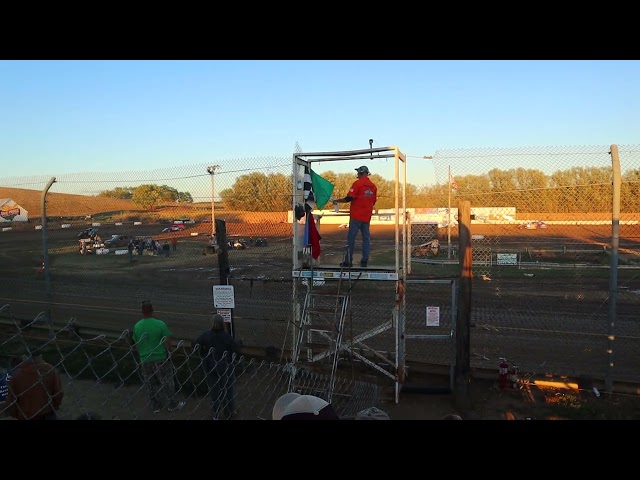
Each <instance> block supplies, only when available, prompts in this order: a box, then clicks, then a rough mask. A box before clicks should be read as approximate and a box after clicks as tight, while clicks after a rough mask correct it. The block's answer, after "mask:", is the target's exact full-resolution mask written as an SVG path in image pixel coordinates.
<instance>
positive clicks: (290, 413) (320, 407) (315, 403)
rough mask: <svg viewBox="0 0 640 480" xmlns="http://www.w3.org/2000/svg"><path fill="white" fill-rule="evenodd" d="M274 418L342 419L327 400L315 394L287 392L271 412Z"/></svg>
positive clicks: (277, 401)
mask: <svg viewBox="0 0 640 480" xmlns="http://www.w3.org/2000/svg"><path fill="white" fill-rule="evenodd" d="M271 418H273V420H340V417H339V416H338V414H337V413H336V411H335V410H334V409H333V407H332V406H331V404H330V403H329V402H327V401H326V400H323V399H322V398H320V397H316V396H315V395H300V394H299V393H295V392H290V393H285V394H284V395H282V396H281V397H280V398H278V399H277V400H276V403H275V404H274V405H273V411H272V412H271Z"/></svg>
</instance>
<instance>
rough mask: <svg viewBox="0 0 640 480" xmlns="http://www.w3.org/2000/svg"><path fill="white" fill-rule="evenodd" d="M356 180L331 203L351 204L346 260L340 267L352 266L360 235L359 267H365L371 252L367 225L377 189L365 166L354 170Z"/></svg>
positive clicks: (376, 195) (376, 197)
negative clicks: (356, 176)
mask: <svg viewBox="0 0 640 480" xmlns="http://www.w3.org/2000/svg"><path fill="white" fill-rule="evenodd" d="M356 172H357V175H358V179H357V180H356V181H355V182H353V185H351V188H350V189H349V193H348V194H347V196H346V197H344V198H338V199H335V200H334V201H333V203H334V204H337V203H351V205H350V207H349V233H348V235H347V245H348V252H347V255H348V258H345V259H344V261H343V262H342V263H341V264H340V266H341V267H351V266H353V252H354V250H355V244H356V236H357V235H358V232H361V233H362V258H361V259H360V266H361V267H366V266H367V262H368V261H369V253H370V252H371V234H370V233H369V223H370V222H371V214H372V213H373V207H374V206H375V204H376V200H377V199H378V187H376V186H375V184H374V183H373V182H372V181H371V179H370V178H369V175H370V172H369V168H368V167H367V166H366V165H363V166H361V167H358V168H356Z"/></svg>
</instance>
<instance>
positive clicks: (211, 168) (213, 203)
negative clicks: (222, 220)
mask: <svg viewBox="0 0 640 480" xmlns="http://www.w3.org/2000/svg"><path fill="white" fill-rule="evenodd" d="M220 168H222V167H221V166H220V165H209V166H208V167H207V172H209V175H210V176H211V239H212V240H213V238H214V236H215V234H216V201H215V195H216V180H215V178H216V170H218V169H220Z"/></svg>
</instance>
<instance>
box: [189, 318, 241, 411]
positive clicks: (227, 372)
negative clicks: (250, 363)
mask: <svg viewBox="0 0 640 480" xmlns="http://www.w3.org/2000/svg"><path fill="white" fill-rule="evenodd" d="M193 344H194V347H195V348H197V349H199V350H200V356H201V357H202V365H203V367H204V370H205V372H206V375H207V386H208V388H209V399H210V402H211V417H212V418H213V419H214V420H219V419H225V420H229V419H231V418H232V417H233V416H234V415H235V408H234V407H235V402H234V389H233V385H234V383H235V366H236V363H237V360H238V358H239V356H240V346H239V345H238V343H237V342H236V340H235V339H234V338H233V337H232V336H231V335H230V334H229V333H228V332H227V331H226V330H225V325H224V318H223V317H222V315H220V314H217V313H216V314H215V315H214V316H213V317H212V319H211V329H210V330H207V331H205V332H203V333H202V334H200V335H199V336H198V338H196V339H195V341H194V343H193Z"/></svg>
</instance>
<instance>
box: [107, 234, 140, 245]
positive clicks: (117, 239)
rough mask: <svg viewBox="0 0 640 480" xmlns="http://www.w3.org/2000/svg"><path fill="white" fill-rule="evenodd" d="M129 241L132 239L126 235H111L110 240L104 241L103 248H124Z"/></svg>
mask: <svg viewBox="0 0 640 480" xmlns="http://www.w3.org/2000/svg"><path fill="white" fill-rule="evenodd" d="M131 240H133V239H132V238H131V237H129V236H127V235H111V238H108V239H107V240H105V241H104V246H105V247H106V248H113V247H126V246H127V245H129V242H130V241H131Z"/></svg>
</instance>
